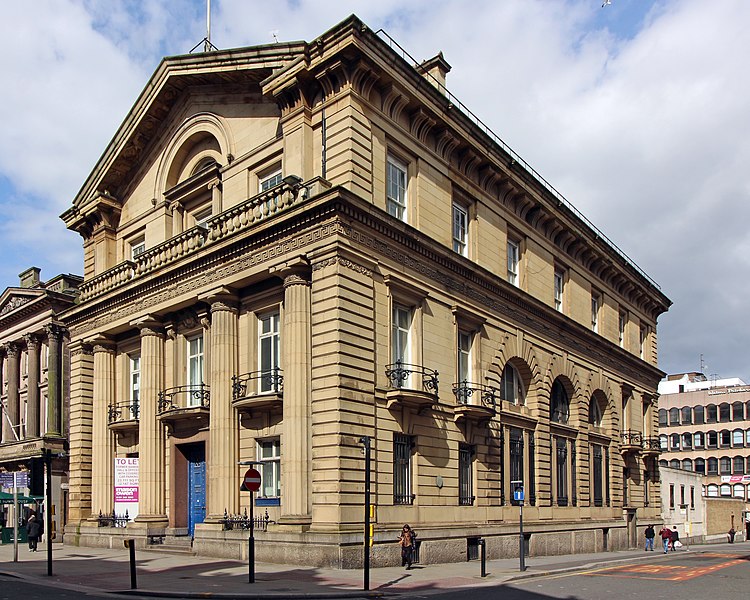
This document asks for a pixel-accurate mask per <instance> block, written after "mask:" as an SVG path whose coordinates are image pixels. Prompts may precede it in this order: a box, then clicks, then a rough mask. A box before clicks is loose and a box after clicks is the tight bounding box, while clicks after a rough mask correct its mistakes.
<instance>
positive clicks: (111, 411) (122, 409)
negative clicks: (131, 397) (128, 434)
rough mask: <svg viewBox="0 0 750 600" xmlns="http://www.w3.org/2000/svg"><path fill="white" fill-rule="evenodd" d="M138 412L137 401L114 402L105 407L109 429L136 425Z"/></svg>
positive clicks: (139, 410) (138, 416)
mask: <svg viewBox="0 0 750 600" xmlns="http://www.w3.org/2000/svg"><path fill="white" fill-rule="evenodd" d="M140 412H141V409H140V405H139V403H138V402H115V403H113V404H110V405H109V406H108V407H107V423H109V427H110V429H127V428H129V427H138V419H139V418H140Z"/></svg>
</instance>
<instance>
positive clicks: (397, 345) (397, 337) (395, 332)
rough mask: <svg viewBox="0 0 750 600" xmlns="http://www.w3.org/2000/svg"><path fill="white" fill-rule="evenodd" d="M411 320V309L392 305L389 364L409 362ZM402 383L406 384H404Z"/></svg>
mask: <svg viewBox="0 0 750 600" xmlns="http://www.w3.org/2000/svg"><path fill="white" fill-rule="evenodd" d="M411 320H412V311H411V309H409V308H406V307H405V306H400V305H398V304H394V305H393V314H392V315H391V362H394V363H396V362H399V361H400V362H402V363H410V362H411V356H410V354H411V353H410V351H409V345H410V344H409V332H410V330H411ZM403 383H404V384H406V382H403Z"/></svg>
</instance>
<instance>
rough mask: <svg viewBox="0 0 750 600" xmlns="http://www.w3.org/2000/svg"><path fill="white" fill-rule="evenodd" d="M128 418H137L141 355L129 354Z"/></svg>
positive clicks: (139, 401) (139, 400)
mask: <svg viewBox="0 0 750 600" xmlns="http://www.w3.org/2000/svg"><path fill="white" fill-rule="evenodd" d="M128 358H129V363H130V380H129V388H130V418H131V419H137V418H138V413H139V410H140V404H141V355H140V354H130V355H129V357H128Z"/></svg>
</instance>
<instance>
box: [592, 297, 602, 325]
mask: <svg viewBox="0 0 750 600" xmlns="http://www.w3.org/2000/svg"><path fill="white" fill-rule="evenodd" d="M601 303H602V296H601V294H600V293H599V292H597V291H592V292H591V331H593V332H594V333H599V315H600V312H601V308H602V307H601Z"/></svg>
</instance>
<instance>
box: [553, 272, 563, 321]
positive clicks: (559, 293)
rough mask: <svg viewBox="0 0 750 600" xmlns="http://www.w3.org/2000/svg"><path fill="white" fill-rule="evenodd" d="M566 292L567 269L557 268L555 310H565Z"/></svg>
mask: <svg viewBox="0 0 750 600" xmlns="http://www.w3.org/2000/svg"><path fill="white" fill-rule="evenodd" d="M564 292H565V271H563V270H562V269H555V310H558V311H560V312H562V311H563V293H564Z"/></svg>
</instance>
